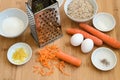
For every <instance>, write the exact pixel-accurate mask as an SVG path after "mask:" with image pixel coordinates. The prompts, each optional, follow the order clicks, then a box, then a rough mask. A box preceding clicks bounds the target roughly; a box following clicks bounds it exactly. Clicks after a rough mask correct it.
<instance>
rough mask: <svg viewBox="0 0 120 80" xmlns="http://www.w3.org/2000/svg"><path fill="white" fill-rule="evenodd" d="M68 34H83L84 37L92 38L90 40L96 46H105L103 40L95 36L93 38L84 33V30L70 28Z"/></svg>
mask: <svg viewBox="0 0 120 80" xmlns="http://www.w3.org/2000/svg"><path fill="white" fill-rule="evenodd" d="M66 32H67V33H68V34H76V33H80V34H83V36H84V37H85V38H90V39H92V40H93V42H94V43H95V45H96V46H101V45H102V44H103V41H102V40H101V39H99V38H97V37H95V36H93V35H91V34H89V33H87V32H85V31H83V30H80V29H73V28H68V29H67V30H66Z"/></svg>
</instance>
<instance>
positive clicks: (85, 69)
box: [0, 0, 120, 80]
mask: <svg viewBox="0 0 120 80" xmlns="http://www.w3.org/2000/svg"><path fill="white" fill-rule="evenodd" d="M25 1H26V0H10V1H8V0H0V11H3V10H5V9H7V8H11V7H15V8H20V9H22V10H24V11H25ZM96 1H97V4H98V7H99V11H98V12H108V13H110V14H112V15H113V16H114V17H115V19H116V26H115V28H114V29H113V30H112V31H110V32H108V33H106V34H108V35H110V36H112V37H114V38H116V39H117V40H119V41H120V31H119V30H120V24H119V22H120V5H119V4H120V0H96ZM60 16H61V26H62V30H63V34H64V35H63V37H62V38H60V39H58V40H56V41H55V42H53V43H51V44H56V45H57V46H58V47H60V48H61V49H62V50H63V51H64V52H66V53H68V54H69V55H72V56H75V57H77V58H80V59H81V60H82V65H81V66H80V67H74V66H72V65H69V64H68V65H67V68H66V71H67V72H68V73H70V74H71V76H65V75H63V74H61V72H59V71H58V70H57V69H55V71H54V74H53V75H51V76H41V75H37V74H34V73H33V68H32V66H33V65H36V64H37V63H36V62H35V59H36V57H37V56H36V54H35V52H36V50H37V49H38V48H39V47H38V46H37V45H36V43H35V41H34V39H33V38H32V36H31V34H30V28H29V26H28V28H27V30H26V31H25V32H24V33H23V34H22V35H21V36H19V37H17V38H14V39H9V38H5V37H2V36H0V80H120V78H119V74H120V50H119V49H113V48H111V47H109V46H107V45H105V44H104V46H106V47H109V48H111V49H112V50H113V51H114V52H115V53H116V56H117V59H118V61H117V65H116V67H115V68H114V69H112V70H111V71H107V72H103V71H100V70H98V69H96V68H95V67H94V66H93V65H92V63H91V59H90V57H91V54H92V52H93V51H91V52H90V53H89V54H83V53H82V52H81V50H80V47H73V46H71V45H70V42H69V39H70V37H71V36H70V35H68V34H67V33H66V32H65V30H66V29H67V28H69V27H76V28H78V27H79V26H78V23H76V22H73V21H71V20H70V19H69V18H68V17H67V16H66V15H65V13H64V10H63V5H62V7H60ZM17 42H26V43H28V44H29V45H30V46H31V47H32V50H33V55H32V58H31V60H30V61H29V62H28V63H26V64H25V65H22V66H15V65H12V64H11V63H9V61H8V60H7V57H6V56H7V50H8V48H9V47H10V46H11V45H12V44H14V43H17ZM96 48H98V47H96V46H95V48H94V49H96Z"/></svg>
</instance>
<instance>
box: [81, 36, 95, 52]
mask: <svg viewBox="0 0 120 80" xmlns="http://www.w3.org/2000/svg"><path fill="white" fill-rule="evenodd" d="M93 47H94V42H93V40H92V39H89V38H87V39H85V40H84V41H83V42H82V44H81V51H82V52H83V53H89V52H90V51H91V50H92V49H93Z"/></svg>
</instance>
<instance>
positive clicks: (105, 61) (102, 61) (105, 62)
mask: <svg viewBox="0 0 120 80" xmlns="http://www.w3.org/2000/svg"><path fill="white" fill-rule="evenodd" d="M100 62H101V63H102V64H103V65H105V66H109V65H110V62H109V61H108V60H107V59H102V60H101V61H100Z"/></svg>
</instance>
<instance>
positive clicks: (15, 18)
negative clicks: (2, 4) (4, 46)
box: [0, 8, 28, 38]
mask: <svg viewBox="0 0 120 80" xmlns="http://www.w3.org/2000/svg"><path fill="white" fill-rule="evenodd" d="M27 26H28V16H27V14H26V13H25V12H24V11H22V10H20V9H18V8H9V9H7V10H4V11H2V12H0V35H1V36H4V37H8V38H15V37H18V36H19V35H21V34H22V33H23V32H24V31H25V29H26V28H27Z"/></svg>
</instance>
